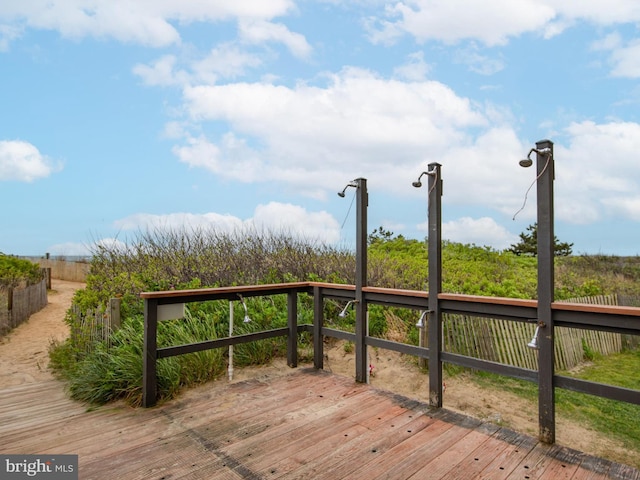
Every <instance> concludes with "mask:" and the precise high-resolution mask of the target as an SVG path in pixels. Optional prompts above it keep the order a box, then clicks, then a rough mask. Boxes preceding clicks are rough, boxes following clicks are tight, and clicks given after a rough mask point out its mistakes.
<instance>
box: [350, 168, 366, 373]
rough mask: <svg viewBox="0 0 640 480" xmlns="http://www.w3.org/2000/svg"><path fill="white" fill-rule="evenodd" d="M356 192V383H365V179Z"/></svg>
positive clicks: (358, 181)
mask: <svg viewBox="0 0 640 480" xmlns="http://www.w3.org/2000/svg"><path fill="white" fill-rule="evenodd" d="M355 182H356V184H357V187H356V188H357V192H356V203H357V206H356V216H357V220H356V293H355V302H354V309H355V311H356V332H355V333H356V340H355V350H356V382H360V383H366V382H367V373H368V371H369V361H368V355H367V343H366V342H367V336H368V335H369V331H368V328H367V327H368V325H367V304H366V302H365V300H364V295H363V294H362V287H364V286H366V285H367V205H368V203H369V195H368V193H367V179H366V178H358V179H356V180H355Z"/></svg>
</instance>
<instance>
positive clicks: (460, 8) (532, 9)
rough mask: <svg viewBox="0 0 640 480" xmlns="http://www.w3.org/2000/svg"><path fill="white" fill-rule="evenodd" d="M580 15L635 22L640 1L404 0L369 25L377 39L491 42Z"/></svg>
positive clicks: (553, 30)
mask: <svg viewBox="0 0 640 480" xmlns="http://www.w3.org/2000/svg"><path fill="white" fill-rule="evenodd" d="M578 21H584V22H588V23H592V24H594V25H598V26H607V25H615V24H620V23H633V22H636V23H637V22H638V21H640V7H639V5H638V3H637V2H636V0H614V1H613V2H600V1H596V0H590V1H575V0H403V1H400V2H397V3H395V4H393V5H391V4H389V5H388V6H387V8H386V9H385V11H384V14H382V15H380V16H378V17H377V18H374V19H371V18H370V19H369V21H368V26H369V34H370V38H371V39H372V41H374V42H376V43H377V42H380V43H389V42H392V41H394V40H396V39H397V38H399V37H400V36H401V35H404V34H408V35H411V36H413V37H415V38H416V39H417V40H418V41H427V40H437V41H441V42H445V43H456V42H459V41H462V40H477V41H479V42H481V43H483V44H484V45H488V46H493V45H503V44H505V43H507V42H508V40H509V39H510V38H514V37H518V36H520V35H522V34H524V33H539V34H540V35H541V36H543V37H544V38H549V37H552V36H554V35H558V34H560V33H561V32H562V31H563V30H564V29H566V28H568V27H570V26H571V25H573V24H575V23H576V22H578Z"/></svg>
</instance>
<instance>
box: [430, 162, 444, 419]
mask: <svg viewBox="0 0 640 480" xmlns="http://www.w3.org/2000/svg"><path fill="white" fill-rule="evenodd" d="M440 171H441V165H440V164H439V163H430V164H429V214H428V215H429V236H428V239H427V241H428V243H429V245H428V253H429V286H428V288H429V315H428V317H427V318H428V320H427V331H428V336H429V337H428V346H429V405H430V406H432V407H436V408H440V407H442V312H441V311H440V304H439V302H438V294H439V293H440V292H442V178H441V176H440Z"/></svg>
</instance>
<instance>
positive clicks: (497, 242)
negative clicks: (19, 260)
mask: <svg viewBox="0 0 640 480" xmlns="http://www.w3.org/2000/svg"><path fill="white" fill-rule="evenodd" d="M419 229H420V230H423V231H425V232H428V231H429V228H428V224H426V223H425V224H422V225H419ZM442 238H443V239H446V240H450V241H452V242H458V243H472V244H475V245H478V246H491V247H493V248H496V249H498V250H503V249H505V248H508V247H509V246H511V245H512V244H514V243H516V242H517V241H518V235H514V234H512V233H510V232H509V231H508V230H507V229H506V228H504V227H503V226H502V225H500V224H498V222H496V221H495V220H494V219H493V218H489V217H482V218H471V217H462V218H459V219H457V220H452V221H449V222H444V223H443V224H442Z"/></svg>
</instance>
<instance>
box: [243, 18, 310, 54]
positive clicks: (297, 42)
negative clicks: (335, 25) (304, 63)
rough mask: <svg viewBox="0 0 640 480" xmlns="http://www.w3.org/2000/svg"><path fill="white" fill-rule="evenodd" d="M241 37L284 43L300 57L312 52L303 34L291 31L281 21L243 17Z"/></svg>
mask: <svg viewBox="0 0 640 480" xmlns="http://www.w3.org/2000/svg"><path fill="white" fill-rule="evenodd" d="M239 30H240V37H241V38H242V39H243V40H244V41H245V42H249V43H260V44H262V43H265V42H278V43H282V44H284V45H285V46H286V47H287V48H288V49H289V50H290V51H291V53H292V55H294V56H296V57H299V58H307V57H309V55H310V54H311V46H310V45H309V44H308V43H307V40H306V39H305V38H304V36H303V35H300V34H299V33H295V32H291V31H290V30H289V29H288V28H287V27H286V26H285V25H283V24H281V23H273V22H268V21H266V20H261V19H258V20H257V19H243V20H241V21H240V22H239Z"/></svg>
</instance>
